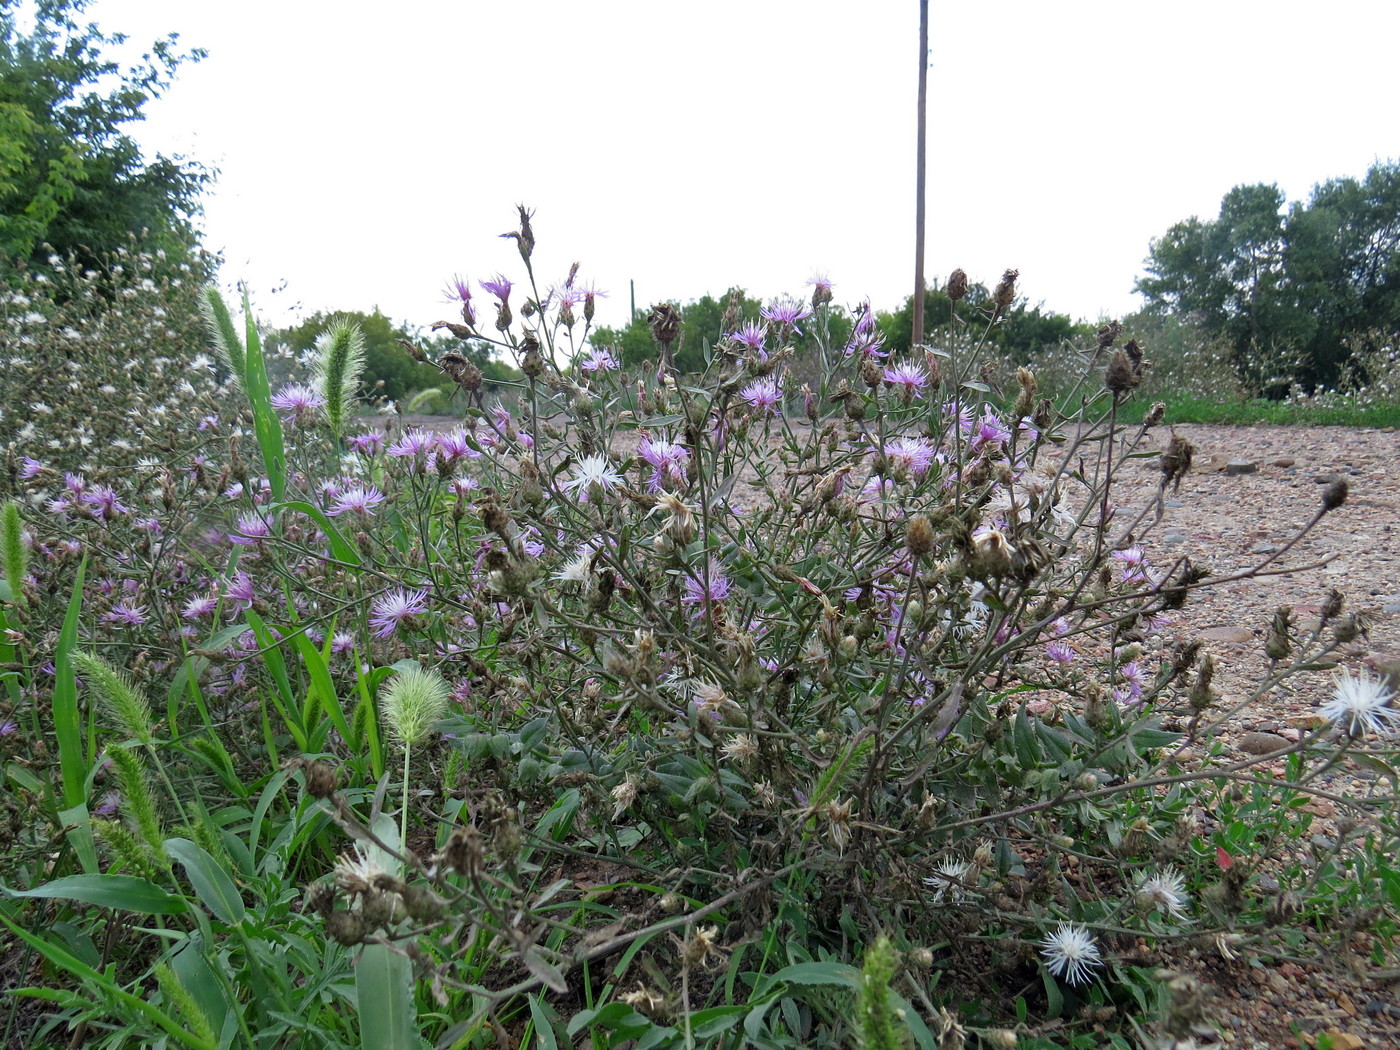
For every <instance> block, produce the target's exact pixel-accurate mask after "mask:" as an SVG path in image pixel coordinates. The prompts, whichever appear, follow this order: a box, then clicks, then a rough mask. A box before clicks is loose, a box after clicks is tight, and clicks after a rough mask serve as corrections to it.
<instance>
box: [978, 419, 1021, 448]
mask: <svg viewBox="0 0 1400 1050" xmlns="http://www.w3.org/2000/svg"><path fill="white" fill-rule="evenodd" d="M1010 440H1011V431H1010V430H1008V429H1007V427H1006V425H1005V424H1004V423H1002V421H1001V420H999V419H997V417H996V416H995V415H993V414H992V413H991V412H990V411H987V412H983V413H982V418H981V419H980V420H978V421H977V427H976V430H975V431H974V432H973V435H972V451H974V452H976V451H977V450H978V449H980V448H981V447H982V446H983V445H989V444H991V445H1004V444H1006V443H1007V442H1008V441H1010Z"/></svg>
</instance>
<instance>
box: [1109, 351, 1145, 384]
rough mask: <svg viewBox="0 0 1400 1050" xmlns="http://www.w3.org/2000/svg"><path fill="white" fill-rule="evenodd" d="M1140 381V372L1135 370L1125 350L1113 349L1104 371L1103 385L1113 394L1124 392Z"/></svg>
mask: <svg viewBox="0 0 1400 1050" xmlns="http://www.w3.org/2000/svg"><path fill="white" fill-rule="evenodd" d="M1141 382H1142V374H1141V372H1138V371H1135V370H1134V368H1133V364H1132V361H1131V360H1130V359H1129V358H1128V353H1127V351H1126V350H1115V351H1113V356H1112V357H1111V358H1110V359H1109V362H1108V371H1106V372H1105V373H1104V377H1103V385H1104V387H1105V388H1106V389H1108V390H1109V391H1111V392H1112V393H1114V394H1126V393H1127V392H1128V391H1129V390H1132V389H1133V388H1134V387H1136V386H1137V385H1138V384H1139V383H1141Z"/></svg>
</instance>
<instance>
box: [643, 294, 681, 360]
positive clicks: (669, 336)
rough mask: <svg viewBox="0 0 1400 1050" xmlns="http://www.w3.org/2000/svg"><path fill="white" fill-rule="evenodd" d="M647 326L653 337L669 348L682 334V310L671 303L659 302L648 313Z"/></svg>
mask: <svg viewBox="0 0 1400 1050" xmlns="http://www.w3.org/2000/svg"><path fill="white" fill-rule="evenodd" d="M647 327H648V328H650V329H651V337H652V338H653V339H655V340H656V341H657V342H658V343H660V344H661V345H662V347H664V348H665V349H667V350H670V349H671V346H672V344H674V343H675V341H676V339H677V338H678V337H679V336H680V334H681V315H680V312H679V311H678V310H677V309H676V308H675V307H674V306H672V305H671V304H670V303H657V304H656V305H655V306H653V307H652V308H651V313H649V314H647Z"/></svg>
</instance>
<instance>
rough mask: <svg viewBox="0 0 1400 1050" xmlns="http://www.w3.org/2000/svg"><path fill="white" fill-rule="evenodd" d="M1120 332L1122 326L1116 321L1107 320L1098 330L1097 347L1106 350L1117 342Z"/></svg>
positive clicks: (1121, 332) (1121, 331)
mask: <svg viewBox="0 0 1400 1050" xmlns="http://www.w3.org/2000/svg"><path fill="white" fill-rule="evenodd" d="M1122 334H1123V326H1122V325H1121V324H1119V323H1118V322H1117V321H1109V322H1108V324H1106V325H1104V326H1103V327H1102V328H1100V329H1099V330H1098V333H1097V336H1098V341H1099V349H1100V350H1107V349H1108V348H1109V347H1110V346H1112V345H1113V344H1114V343H1115V342H1117V340H1118V337H1119V336H1120V335H1122Z"/></svg>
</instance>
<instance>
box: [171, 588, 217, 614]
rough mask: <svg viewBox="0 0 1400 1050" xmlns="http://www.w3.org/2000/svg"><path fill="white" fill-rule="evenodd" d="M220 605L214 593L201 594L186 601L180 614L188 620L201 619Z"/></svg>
mask: <svg viewBox="0 0 1400 1050" xmlns="http://www.w3.org/2000/svg"><path fill="white" fill-rule="evenodd" d="M218 606H219V599H218V598H217V597H214V596H213V595H207V594H205V595H199V596H196V597H194V598H191V599H190V600H189V601H187V602H186V603H185V607H184V608H183V609H182V610H181V611H180V615H181V616H183V617H184V618H185V619H186V620H199V619H203V618H204V617H205V616H208V615H209V614H210V613H212V612H213V611H214V610H215V609H217V608H218Z"/></svg>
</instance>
